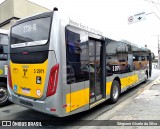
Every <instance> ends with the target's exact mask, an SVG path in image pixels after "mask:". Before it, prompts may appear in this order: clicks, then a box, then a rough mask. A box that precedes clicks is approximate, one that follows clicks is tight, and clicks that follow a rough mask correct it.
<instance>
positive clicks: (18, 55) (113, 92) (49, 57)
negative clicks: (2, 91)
mask: <svg viewBox="0 0 160 129" xmlns="http://www.w3.org/2000/svg"><path fill="white" fill-rule="evenodd" d="M9 42H10V44H9V66H8V92H9V100H10V101H12V102H13V103H15V104H18V105H21V106H24V107H28V108H31V109H33V110H37V111H39V112H43V113H46V114H51V115H54V116H58V117H64V116H68V115H72V114H76V113H79V112H82V111H86V110H89V109H91V108H93V107H95V106H97V105H99V104H100V103H102V102H104V101H106V100H108V99H110V101H111V102H112V103H115V102H117V101H118V98H119V96H120V93H122V92H124V91H125V90H127V89H128V88H130V87H133V86H136V85H137V84H139V83H141V82H143V81H146V80H147V79H148V77H149V76H150V75H151V51H150V50H149V49H147V48H141V47H138V46H136V45H134V44H132V43H130V42H128V41H115V40H112V39H109V38H107V37H105V36H103V34H102V32H100V31H98V30H96V29H94V28H91V27H88V26H85V25H83V24H82V23H80V22H77V21H75V20H73V19H71V18H68V17H63V16H61V15H60V13H59V11H58V9H57V8H54V10H53V12H46V13H42V14H37V15H34V16H30V17H27V18H24V19H21V20H19V21H17V22H16V23H15V24H14V25H13V26H12V27H11V29H10V41H9Z"/></svg>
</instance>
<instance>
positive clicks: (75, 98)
mask: <svg viewBox="0 0 160 129" xmlns="http://www.w3.org/2000/svg"><path fill="white" fill-rule="evenodd" d="M120 80H121V88H125V87H127V86H129V85H131V84H134V83H135V82H137V81H138V75H132V76H128V77H125V78H121V79H120ZM111 86H112V82H107V83H106V94H107V95H109V94H110V91H111ZM66 104H67V107H66V113H68V112H71V111H73V110H76V109H78V108H80V107H83V106H85V105H86V104H89V88H86V89H81V90H78V91H75V92H72V93H69V94H66Z"/></svg>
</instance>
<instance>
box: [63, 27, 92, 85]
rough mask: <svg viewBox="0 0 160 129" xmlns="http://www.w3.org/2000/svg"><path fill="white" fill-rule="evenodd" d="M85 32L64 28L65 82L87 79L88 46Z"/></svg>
mask: <svg viewBox="0 0 160 129" xmlns="http://www.w3.org/2000/svg"><path fill="white" fill-rule="evenodd" d="M84 35H85V33H83V31H82V33H81V32H79V33H77V32H74V31H72V30H69V29H66V43H67V83H68V84H71V83H77V82H81V81H85V80H89V70H90V69H89V65H88V60H87V59H88V47H87V42H86V40H84Z"/></svg>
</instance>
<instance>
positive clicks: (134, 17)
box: [128, 12, 146, 24]
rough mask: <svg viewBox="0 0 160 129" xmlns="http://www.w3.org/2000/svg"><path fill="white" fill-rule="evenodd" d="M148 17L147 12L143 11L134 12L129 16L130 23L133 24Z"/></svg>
mask: <svg viewBox="0 0 160 129" xmlns="http://www.w3.org/2000/svg"><path fill="white" fill-rule="evenodd" d="M145 19H146V14H145V12H141V13H138V14H134V15H131V16H129V17H128V24H132V23H135V22H139V21H143V20H145Z"/></svg>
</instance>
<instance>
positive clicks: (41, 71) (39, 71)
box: [34, 69, 44, 74]
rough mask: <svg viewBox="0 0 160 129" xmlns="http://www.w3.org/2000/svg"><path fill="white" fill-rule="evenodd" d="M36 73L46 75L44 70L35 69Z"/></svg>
mask: <svg viewBox="0 0 160 129" xmlns="http://www.w3.org/2000/svg"><path fill="white" fill-rule="evenodd" d="M34 73H41V74H44V69H34Z"/></svg>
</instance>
